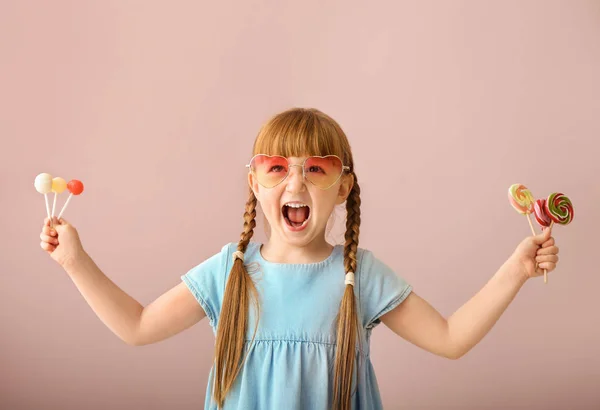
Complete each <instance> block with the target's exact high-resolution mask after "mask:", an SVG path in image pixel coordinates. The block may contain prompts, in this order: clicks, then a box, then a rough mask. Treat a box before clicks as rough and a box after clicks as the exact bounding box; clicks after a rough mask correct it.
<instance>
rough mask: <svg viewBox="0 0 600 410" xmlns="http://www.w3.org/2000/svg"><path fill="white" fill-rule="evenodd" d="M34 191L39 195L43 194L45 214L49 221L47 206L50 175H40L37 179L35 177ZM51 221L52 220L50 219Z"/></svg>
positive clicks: (48, 208)
mask: <svg viewBox="0 0 600 410" xmlns="http://www.w3.org/2000/svg"><path fill="white" fill-rule="evenodd" d="M33 185H34V186H35V189H36V191H38V192H39V193H40V194H44V198H45V199H46V213H47V214H48V219H50V205H49V204H48V193H49V192H50V191H52V175H50V174H46V173H41V174H39V175H38V176H37V177H35V181H34V182H33ZM50 221H52V219H50Z"/></svg>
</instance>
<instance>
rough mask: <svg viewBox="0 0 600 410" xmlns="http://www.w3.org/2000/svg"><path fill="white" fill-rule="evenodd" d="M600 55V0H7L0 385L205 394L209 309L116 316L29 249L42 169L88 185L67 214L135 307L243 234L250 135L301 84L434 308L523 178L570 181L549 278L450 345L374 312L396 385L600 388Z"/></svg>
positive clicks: (576, 394) (518, 236) (514, 393)
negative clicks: (458, 351) (198, 317)
mask: <svg viewBox="0 0 600 410" xmlns="http://www.w3.org/2000/svg"><path fill="white" fill-rule="evenodd" d="M599 73H600V2H598V1H591V0H590V1H567V0H564V1H533V0H525V1H515V0H513V1H441V0H440V1H419V2H417V1H380V2H359V1H344V2H334V1H328V2H325V1H315V0H309V1H301V2H299V1H251V2H248V1H237V2H231V1H230V2H214V1H213V2H206V1H204V2H203V1H170V2H161V1H114V0H111V1H65V0H61V1H58V0H57V1H53V2H44V1H23V0H12V1H10V0H4V1H2V2H0V138H2V144H1V149H2V161H0V167H1V168H0V178H1V183H2V185H1V186H2V190H1V191H0V209H1V211H2V235H1V237H0V249H1V251H0V252H1V255H2V257H1V261H0V269H1V272H0V329H1V330H0V332H1V335H2V336H1V337H0V408H1V409H11V410H13V409H14V410H17V409H18V410H21V409H61V410H70V409H89V410H95V409H104V408H111V409H114V410H120V409H142V408H143V409H146V410H154V409H167V408H168V409H182V410H185V409H189V410H191V409H199V408H201V407H202V403H203V402H204V397H205V390H206V383H207V378H208V373H209V369H210V366H211V363H212V359H213V347H214V336H213V334H212V331H211V329H210V326H209V324H208V321H207V320H203V321H202V322H200V323H199V324H198V325H196V326H194V327H193V328H191V329H189V330H187V331H185V332H183V333H181V334H179V335H177V336H175V337H173V338H171V339H168V340H166V341H164V342H161V343H157V344H154V345H150V346H144V347H131V346H128V345H126V344H125V343H124V342H122V341H121V340H120V339H118V338H117V337H116V336H115V335H114V334H113V333H112V332H111V331H110V330H109V329H108V328H107V327H106V326H105V325H104V324H103V323H102V322H101V321H100V320H99V319H98V318H97V317H96V315H95V314H94V313H93V311H92V310H91V309H90V308H89V306H88V305H87V303H86V302H85V300H84V299H83V298H82V296H81V295H80V293H79V292H78V291H77V289H76V287H75V286H74V284H73V283H72V282H71V280H70V279H69V278H68V277H67V275H66V274H65V273H64V271H63V270H62V269H61V268H60V267H59V266H58V265H57V264H56V263H55V262H54V261H53V260H52V259H51V258H50V257H49V256H48V255H47V254H46V253H45V252H44V251H42V250H41V248H40V246H39V233H40V230H41V226H42V222H43V218H44V216H45V214H46V209H45V204H44V199H43V196H42V195H40V194H39V193H37V192H36V191H35V189H34V186H33V181H34V178H35V176H36V175H37V174H39V173H41V172H48V173H50V174H52V175H53V176H61V177H63V178H65V179H66V180H67V181H68V180H70V179H80V180H81V181H82V182H83V183H84V185H85V192H84V193H83V194H82V195H81V196H79V197H75V198H73V200H72V201H71V203H70V204H69V207H68V208H67V211H66V212H65V215H64V216H65V218H66V219H68V220H69V221H70V222H72V223H73V224H74V225H75V227H76V228H77V229H78V231H79V233H80V236H81V238H82V241H83V244H84V247H85V249H86V250H87V252H88V253H89V254H90V255H91V256H92V258H94V260H95V261H96V262H97V264H98V265H99V266H100V267H101V269H102V270H103V271H104V272H105V273H106V274H107V275H108V276H109V277H110V278H111V279H112V280H113V281H114V282H115V283H117V285H119V286H120V287H121V288H122V289H124V290H125V291H126V292H128V293H129V294H130V295H132V296H133V297H135V298H136V299H137V300H138V301H140V303H142V304H144V305H147V304H148V303H150V302H152V301H153V300H154V299H155V298H156V297H158V296H159V295H161V294H162V293H163V292H165V291H166V290H168V289H169V288H171V287H173V286H175V285H177V284H178V283H179V282H180V275H182V274H183V273H185V272H187V271H188V270H189V269H190V268H192V267H193V266H195V265H197V264H199V263H200V262H202V261H203V260H204V259H206V258H208V257H209V256H211V255H213V254H215V253H217V252H218V251H219V250H220V249H221V247H222V246H223V245H224V244H225V243H227V242H230V241H237V240H238V239H239V234H240V232H241V231H242V227H243V219H242V215H243V212H244V203H245V200H246V194H247V187H246V184H247V182H246V172H247V170H246V168H245V167H244V165H245V164H246V163H247V162H248V160H249V159H250V156H251V149H252V143H253V141H254V138H255V136H256V134H257V132H258V130H259V128H260V126H261V125H262V124H263V123H264V122H265V121H267V120H268V118H269V117H270V116H272V115H274V114H276V113H278V112H280V111H282V110H285V109H287V108H290V107H294V106H299V107H316V108H319V109H321V110H322V111H324V112H325V113H327V114H329V115H331V116H332V117H333V118H335V119H336V120H337V121H338V122H339V123H340V125H341V126H342V128H343V129H344V130H345V132H346V133H347V135H348V138H349V140H350V143H351V145H352V148H353V153H354V158H355V162H356V173H357V175H358V178H359V182H360V185H361V199H362V207H361V213H362V225H361V234H360V243H359V246H361V247H364V248H368V249H371V250H372V251H374V252H375V254H376V255H377V256H378V257H380V258H381V259H382V260H383V261H384V262H385V263H387V264H388V265H390V266H391V267H393V268H394V269H395V271H396V272H397V273H398V274H399V275H402V276H403V277H404V278H405V279H406V280H407V281H409V282H410V283H411V284H412V285H413V286H414V289H415V291H416V292H417V293H418V294H419V295H421V296H422V297H424V298H425V299H427V300H428V301H429V302H430V303H431V304H432V305H433V306H434V307H436V308H437V309H438V310H439V311H440V312H441V313H442V314H443V315H444V316H446V317H448V316H449V315H451V314H452V313H453V312H454V311H455V310H456V309H458V308H459V307H460V306H461V305H462V304H463V303H465V302H466V301H467V300H468V299H469V298H470V297H472V296H473V295H474V294H475V293H476V292H477V291H478V290H479V289H480V288H481V287H482V286H483V285H484V284H485V283H486V282H487V281H488V280H489V278H490V277H491V276H492V275H493V274H494V273H495V272H496V270H497V269H498V268H499V267H500V266H501V265H502V263H503V262H504V261H505V260H506V259H507V258H508V257H509V256H510V254H511V253H512V252H513V251H514V249H515V248H516V246H517V245H518V243H519V242H520V241H521V240H522V239H523V238H525V237H526V236H528V235H530V234H531V232H530V228H529V226H528V223H527V221H526V220H525V218H524V217H522V216H520V215H519V214H517V213H516V212H515V211H514V210H513V209H512V207H511V206H510V205H509V202H508V199H507V190H508V187H509V186H510V185H511V184H513V183H522V184H525V185H526V186H527V187H529V188H530V189H531V191H532V193H533V194H534V196H535V197H536V198H541V197H546V196H547V195H548V194H550V193H552V192H563V193H564V194H566V195H567V196H569V197H570V198H571V200H572V201H573V204H574V208H575V217H574V220H573V223H572V224H570V225H568V226H555V227H554V229H553V236H554V238H555V239H556V243H557V245H558V246H559V248H560V253H559V257H560V261H559V263H558V267H557V269H556V270H555V271H553V272H551V273H550V275H549V282H548V284H544V282H543V278H536V279H534V280H530V281H529V282H528V283H526V284H525V286H524V287H523V288H522V290H521V291H520V293H519V294H518V295H517V297H516V299H515V300H514V301H513V303H512V304H511V305H510V306H509V308H508V309H507V311H506V312H505V314H504V315H503V316H502V317H501V319H500V320H499V321H498V322H497V324H496V326H495V327H494V328H493V329H492V331H491V332H490V333H489V334H488V335H487V336H486V337H485V338H484V339H483V340H482V342H481V343H480V344H478V345H477V346H476V347H475V348H474V349H473V350H472V351H471V352H469V353H468V354H467V355H466V356H465V357H463V358H462V359H460V360H458V361H451V360H446V359H442V358H439V357H437V356H434V355H432V354H430V353H428V352H426V351H423V350H420V349H419V348H417V347H415V346H413V345H411V344H410V343H408V342H406V341H404V340H403V339H401V338H399V337H398V336H396V335H395V334H393V333H392V332H391V331H390V330H389V329H388V328H386V327H385V326H383V325H382V326H379V327H378V328H377V329H376V330H375V332H374V335H373V340H372V360H373V363H374V366H375V369H376V371H377V378H378V381H379V384H380V390H381V394H382V397H383V401H384V404H385V407H386V408H387V409H422V410H425V409H427V410H433V409H462V410H467V409H503V410H505V409H544V410H551V409H598V408H600V330H599V325H600V320H599V316H600V315H599V309H598V304H597V297H598V288H599V287H600V278H599V276H598V259H597V257H598V246H599V244H600V241H598V234H599V229H600V224H599V223H598V218H599V215H598V211H599V207H598V201H599V200H600V192H599V184H598V179H597V178H598V175H599V174H600V165H599V162H600V161H598V154H599V153H600V142H599V141H598V138H599V135H600V120H599V114H600V75H599ZM66 197H67V194H61V196H60V197H59V201H58V204H59V208H60V207H62V204H63V203H64V201H65V200H66ZM50 199H52V196H50ZM258 221H259V224H258V226H257V229H256V231H255V236H254V238H253V240H256V241H264V239H265V235H264V232H263V227H264V225H263V222H262V221H263V219H262V218H259V219H258ZM337 221H338V224H340V226H342V229H341V230H340V229H335V230H334V231H337V232H338V234H334V233H335V232H333V233H332V235H331V238H330V240H331V241H332V242H335V243H342V242H343V237H342V235H341V232H342V231H343V215H341V216H340V218H338V219H337ZM536 228H538V227H537V225H536ZM538 231H539V228H538ZM340 280H342V279H340ZM340 283H341V282H340ZM307 297H310V295H307Z"/></svg>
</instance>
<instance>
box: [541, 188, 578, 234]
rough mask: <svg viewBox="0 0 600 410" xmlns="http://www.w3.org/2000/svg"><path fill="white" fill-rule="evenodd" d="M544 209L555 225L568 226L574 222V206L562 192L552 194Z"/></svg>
mask: <svg viewBox="0 0 600 410" xmlns="http://www.w3.org/2000/svg"><path fill="white" fill-rule="evenodd" d="M544 208H545V210H546V213H547V214H548V216H549V217H550V219H552V222H553V223H554V222H556V223H557V224H561V225H568V224H570V223H571V221H572V220H573V204H572V203H571V200H570V199H569V198H567V197H566V196H565V195H563V194H561V193H560V192H555V193H553V194H550V195H549V196H548V199H547V200H546V203H545V204H544ZM550 226H552V224H550Z"/></svg>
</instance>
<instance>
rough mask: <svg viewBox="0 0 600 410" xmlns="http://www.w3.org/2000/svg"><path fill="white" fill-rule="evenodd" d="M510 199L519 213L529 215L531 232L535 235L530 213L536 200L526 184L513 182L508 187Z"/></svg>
mask: <svg viewBox="0 0 600 410" xmlns="http://www.w3.org/2000/svg"><path fill="white" fill-rule="evenodd" d="M508 201H509V202H510V204H511V205H512V207H513V208H514V209H515V210H516V211H517V212H518V213H520V214H521V215H525V216H526V217H527V221H528V222H529V226H530V227H531V232H533V234H534V235H535V234H536V233H535V229H533V225H532V223H531V219H529V214H530V213H532V212H533V203H534V202H535V200H534V199H533V195H532V194H531V191H529V189H527V187H526V186H525V185H522V184H513V185H511V186H510V188H508Z"/></svg>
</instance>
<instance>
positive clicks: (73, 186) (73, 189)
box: [58, 179, 83, 219]
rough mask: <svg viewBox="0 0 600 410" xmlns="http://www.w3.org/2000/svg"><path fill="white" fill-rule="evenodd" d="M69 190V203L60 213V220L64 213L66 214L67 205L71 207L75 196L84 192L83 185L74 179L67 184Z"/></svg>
mask: <svg viewBox="0 0 600 410" xmlns="http://www.w3.org/2000/svg"><path fill="white" fill-rule="evenodd" d="M67 189H68V190H69V192H70V193H71V194H70V195H69V198H67V202H65V205H64V206H63V208H62V210H61V211H60V214H58V219H60V217H61V216H62V214H63V212H65V209H67V205H69V201H70V200H71V198H72V197H73V195H80V194H81V193H82V192H83V183H82V182H81V181H79V180H77V179H72V180H70V181H69V183H68V184H67Z"/></svg>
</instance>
